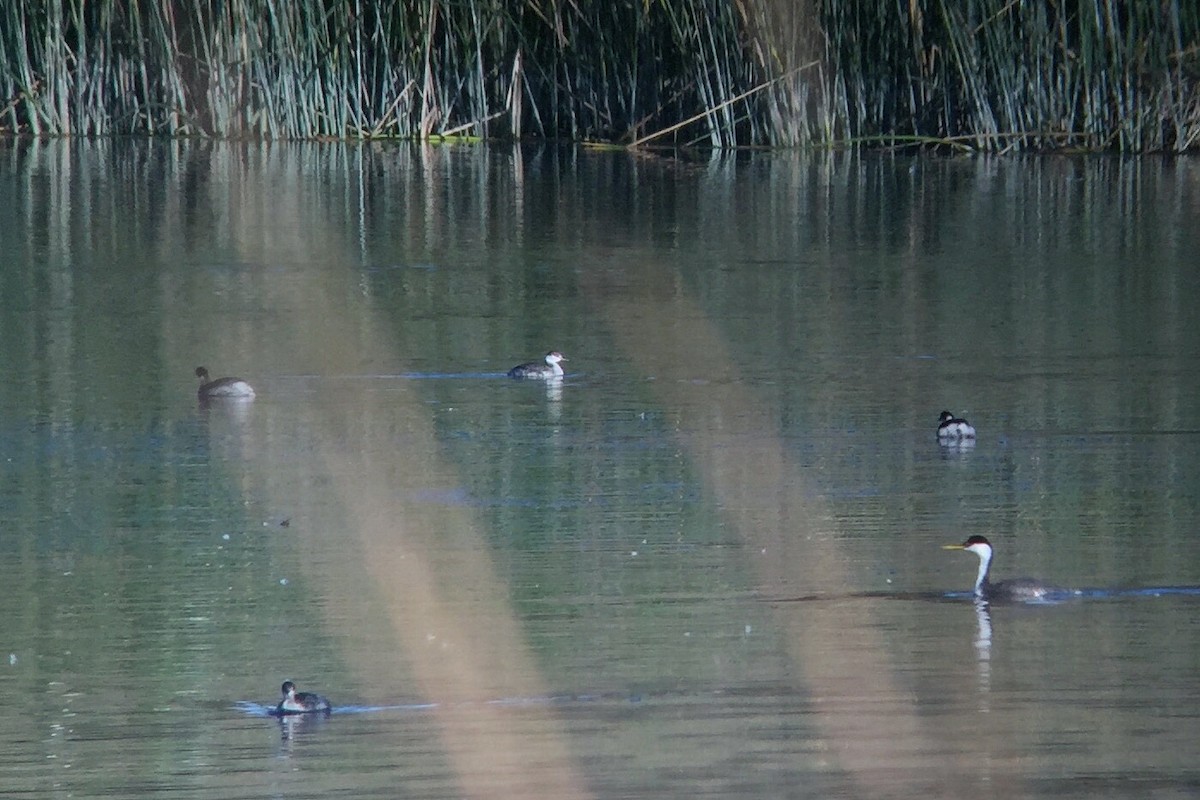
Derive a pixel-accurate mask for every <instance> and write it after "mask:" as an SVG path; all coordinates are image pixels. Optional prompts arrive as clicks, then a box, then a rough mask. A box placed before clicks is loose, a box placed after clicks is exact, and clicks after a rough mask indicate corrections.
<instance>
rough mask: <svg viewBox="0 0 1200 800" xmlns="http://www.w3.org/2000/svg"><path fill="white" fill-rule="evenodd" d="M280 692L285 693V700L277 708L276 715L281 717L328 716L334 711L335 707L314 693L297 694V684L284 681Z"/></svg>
mask: <svg viewBox="0 0 1200 800" xmlns="http://www.w3.org/2000/svg"><path fill="white" fill-rule="evenodd" d="M280 690H281V691H282V692H283V699H282V700H280V701H279V705H278V706H276V708H275V713H276V714H278V715H279V716H284V715H286V714H328V713H330V712H331V711H333V706H331V705H330V704H329V701H328V700H326V699H325V698H324V697H322V696H321V695H319V694H313V693H312V692H297V691H296V684H294V683H292V682H291V681H284V682H283V686H281V687H280Z"/></svg>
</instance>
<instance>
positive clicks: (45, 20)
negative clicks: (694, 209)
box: [0, 0, 1200, 152]
mask: <svg viewBox="0 0 1200 800" xmlns="http://www.w3.org/2000/svg"><path fill="white" fill-rule="evenodd" d="M0 129H7V130H8V131H10V132H19V133H26V134H31V135H38V136H42V135H105V134H117V133H141V134H154V135H157V134H165V135H200V136H221V137H266V138H313V137H337V138H345V137H376V136H395V137H410V138H428V137H431V136H437V135H448V134H459V135H472V136H481V137H504V136H539V137H565V138H569V139H573V140H603V141H611V142H618V143H630V142H642V143H647V142H652V143H661V144H671V145H687V144H691V145H705V146H712V147H731V146H738V145H757V146H762V145H766V146H780V145H824V146H828V145H843V146H844V145H846V144H861V143H874V144H892V143H905V142H928V141H936V142H942V143H946V144H951V145H954V146H959V147H971V148H977V149H983V150H1005V149H1012V148H1061V147H1081V148H1089V149H1116V150H1122V151H1129V152H1145V151H1155V150H1159V151H1171V150H1174V151H1183V150H1187V149H1194V148H1196V147H1197V146H1200V4H1197V3H1196V2H1194V0H1156V1H1155V2H1149V0H1070V1H1069V2H1064V0H1024V1H1023V2H1014V1H1013V0H881V2H878V3H859V2H852V0H610V1H609V2H578V1H577V0H419V1H417V0H225V2H221V3H212V2H208V1H207V0H143V2H137V3H132V2H129V1H128V0H42V1H41V2H37V3H26V2H22V0H0Z"/></svg>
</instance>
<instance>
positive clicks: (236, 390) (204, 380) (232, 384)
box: [196, 367, 254, 400]
mask: <svg viewBox="0 0 1200 800" xmlns="http://www.w3.org/2000/svg"><path fill="white" fill-rule="evenodd" d="M196 377H197V378H199V379H200V389H199V390H198V391H197V392H196V394H198V395H199V396H200V399H201V400H210V399H212V398H215V397H244V398H247V399H248V398H251V397H254V388H253V387H251V386H250V384H248V383H246V382H245V381H244V380H242V379H241V378H217V379H216V380H215V381H213V380H209V379H208V369H206V368H205V367H196Z"/></svg>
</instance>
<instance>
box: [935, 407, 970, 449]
mask: <svg viewBox="0 0 1200 800" xmlns="http://www.w3.org/2000/svg"><path fill="white" fill-rule="evenodd" d="M937 438H938V441H939V442H959V441H962V440H963V439H974V438H975V428H973V427H972V426H971V423H969V422H967V421H966V420H965V419H963V418H962V417H956V416H954V415H953V414H951V413H950V412H949V411H943V412H942V415H941V416H940V417H938V430H937Z"/></svg>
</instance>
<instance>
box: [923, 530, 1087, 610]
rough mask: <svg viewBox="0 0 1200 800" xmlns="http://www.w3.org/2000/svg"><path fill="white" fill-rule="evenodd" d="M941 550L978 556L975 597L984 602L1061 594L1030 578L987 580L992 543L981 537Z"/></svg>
mask: <svg viewBox="0 0 1200 800" xmlns="http://www.w3.org/2000/svg"><path fill="white" fill-rule="evenodd" d="M942 549H943V550H966V551H967V552H968V553H974V554H975V555H977V556H979V572H978V573H977V574H976V575H975V596H976V597H979V598H982V599H984V600H1017V601H1028V600H1041V599H1044V598H1045V597H1046V595H1048V594H1053V593H1055V592H1061V591H1063V590H1062V589H1057V590H1056V589H1055V588H1054V587H1052V586H1047V585H1045V584H1044V583H1041V582H1040V581H1035V580H1032V579H1030V578H1016V579H1015V580H1008V581H1001V582H999V583H992V582H991V581H989V580H988V571H989V570H990V568H991V566H992V543H991V542H989V541H988V540H987V538H986V537H983V536H972V537H971V538H969V539H967V540H966V541H965V542H963V543H962V544H947V545H943V546H942Z"/></svg>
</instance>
